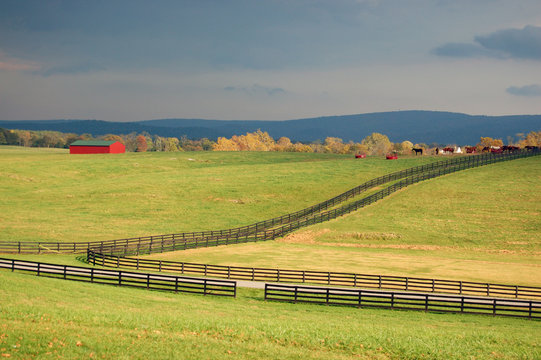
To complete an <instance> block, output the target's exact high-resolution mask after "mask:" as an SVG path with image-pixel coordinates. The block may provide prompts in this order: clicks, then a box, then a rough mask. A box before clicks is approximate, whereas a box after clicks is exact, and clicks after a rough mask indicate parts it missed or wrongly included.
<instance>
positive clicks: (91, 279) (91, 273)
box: [90, 268, 94, 283]
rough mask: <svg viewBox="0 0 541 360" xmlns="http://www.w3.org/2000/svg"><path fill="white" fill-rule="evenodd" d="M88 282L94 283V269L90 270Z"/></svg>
mask: <svg viewBox="0 0 541 360" xmlns="http://www.w3.org/2000/svg"><path fill="white" fill-rule="evenodd" d="M90 282H91V283H93V282H94V268H90Z"/></svg>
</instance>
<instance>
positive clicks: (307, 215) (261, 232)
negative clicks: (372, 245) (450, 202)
mask: <svg viewBox="0 0 541 360" xmlns="http://www.w3.org/2000/svg"><path fill="white" fill-rule="evenodd" d="M539 154H541V152H540V151H539V150H523V151H517V152H511V153H503V154H493V153H488V154H481V155H473V156H471V155H470V156H462V157H458V158H453V159H450V160H445V161H438V162H434V163H431V164H425V165H420V166H416V167H413V168H409V169H405V170H401V171H398V172H395V173H392V174H388V175H384V176H380V177H378V178H375V179H373V180H370V181H368V182H365V183H364V184H362V185H359V186H357V187H355V188H353V189H351V190H348V191H346V192H344V193H342V194H340V195H338V196H336V197H334V198H332V199H329V200H327V201H324V202H322V203H320V204H317V205H314V206H311V207H309V208H306V209H303V210H300V211H297V212H295V213H290V214H286V215H283V216H280V217H276V218H273V219H269V220H266V221H262V222H258V223H255V224H252V225H247V226H243V227H239V228H232V229H226V230H215V231H202V232H186V233H177V234H164V235H156V236H143V237H135V238H126V239H117V240H107V241H94V242H74V243H58V242H37V243H36V242H0V252H4V253H19V254H21V253H42V252H59V253H64V252H69V253H84V252H86V250H87V249H89V248H91V249H98V248H99V249H101V250H102V251H109V252H118V251H121V252H123V253H124V255H133V254H140V253H156V252H165V251H172V250H180V249H189V248H195V247H206V246H217V245H228V244H236V243H241V242H253V241H263V240H270V239H275V238H276V237H280V236H283V235H285V234H287V233H289V232H291V231H293V230H296V229H298V228H299V227H302V226H307V225H311V224H315V223H319V222H323V221H328V220H331V219H334V218H336V217H338V216H341V215H344V214H347V213H349V212H351V211H355V210H357V209H359V208H361V207H364V206H367V205H369V204H371V203H373V202H375V201H378V200H380V199H382V198H383V197H385V196H388V195H390V194H391V193H393V192H395V191H398V190H400V189H402V188H403V187H406V186H408V185H411V184H413V183H416V182H420V181H423V180H427V179H430V178H434V177H437V176H442V175H445V174H449V173H451V172H455V171H460V170H464V169H469V168H473V167H478V166H483V165H488V164H492V163H496V162H501V161H507V160H513V159H518V158H525V157H530V156H536V155H539ZM400 179H403V180H401V181H398V182H397V183H395V184H393V185H391V186H389V187H387V188H385V189H383V190H380V191H378V192H376V193H374V194H372V195H370V196H367V197H365V198H363V199H360V200H358V201H355V202H352V203H350V204H347V205H345V206H342V207H340V208H336V209H333V210H328V211H325V212H323V210H325V209H328V208H330V207H332V206H336V205H337V204H340V203H342V202H345V201H347V200H349V199H351V198H353V197H355V196H357V195H359V194H360V193H362V192H364V191H366V190H368V189H370V188H373V187H375V186H378V185H382V184H385V183H388V182H391V181H397V180H400ZM276 225H281V226H279V227H277V228H274V229H273V228H272V227H274V226H276Z"/></svg>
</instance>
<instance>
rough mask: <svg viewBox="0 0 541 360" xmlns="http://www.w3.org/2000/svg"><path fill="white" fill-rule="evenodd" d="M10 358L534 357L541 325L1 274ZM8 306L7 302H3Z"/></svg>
mask: <svg viewBox="0 0 541 360" xmlns="http://www.w3.org/2000/svg"><path fill="white" fill-rule="evenodd" d="M0 299H1V300H2V306H1V307H0V354H1V356H4V357H7V356H8V355H10V357H11V358H14V359H29V358H39V359H57V358H65V359H75V358H77V359H84V358H86V359H101V358H104V359H113V358H114V359H227V358H232V359H353V358H355V359H357V358H359V359H532V360H533V359H538V358H539V357H540V356H541V347H540V346H541V343H540V341H539V339H540V337H539V334H540V333H541V323H540V322H539V321H530V320H525V319H509V318H493V317H490V316H479V315H477V316H474V315H453V314H429V313H418V312H406V311H391V310H370V309H355V308H340V307H328V306H318V305H299V304H297V305H295V304H284V303H273V302H265V301H264V300H263V299H262V297H261V294H260V293H258V292H257V291H256V290H246V289H241V291H240V292H239V297H238V298H236V299H225V298H215V297H203V296H195V295H193V296H192V295H182V294H178V295H175V294H166V293H160V292H151V291H146V290H136V289H126V288H115V287H111V286H103V285H93V284H84V283H77V282H71V281H63V280H56V279H48V278H38V277H35V276H29V275H22V274H17V273H10V272H5V271H0ZM6 300H7V301H6Z"/></svg>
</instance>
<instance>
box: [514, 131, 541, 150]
mask: <svg viewBox="0 0 541 360" xmlns="http://www.w3.org/2000/svg"><path fill="white" fill-rule="evenodd" d="M519 145H520V147H525V146H541V131H531V132H530V133H528V135H526V137H525V138H524V139H523V140H521V141H520V142H519Z"/></svg>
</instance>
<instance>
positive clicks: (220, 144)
mask: <svg viewBox="0 0 541 360" xmlns="http://www.w3.org/2000/svg"><path fill="white" fill-rule="evenodd" d="M213 150H214V151H239V148H238V147H237V144H236V143H235V142H234V141H233V140H231V139H228V138H225V137H219V138H218V141H216V144H214V146H213Z"/></svg>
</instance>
